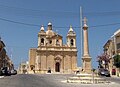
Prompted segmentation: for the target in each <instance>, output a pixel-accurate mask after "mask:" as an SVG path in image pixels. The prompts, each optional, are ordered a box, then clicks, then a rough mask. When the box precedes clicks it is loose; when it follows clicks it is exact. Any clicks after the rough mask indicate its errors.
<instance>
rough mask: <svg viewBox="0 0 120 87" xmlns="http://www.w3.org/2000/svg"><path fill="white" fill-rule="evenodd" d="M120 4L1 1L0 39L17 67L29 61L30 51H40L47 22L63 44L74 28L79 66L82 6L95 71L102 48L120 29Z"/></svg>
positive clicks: (76, 0)
mask: <svg viewBox="0 0 120 87" xmlns="http://www.w3.org/2000/svg"><path fill="white" fill-rule="evenodd" d="M119 3H120V1H119V0H0V36H1V38H2V40H3V41H4V42H5V44H6V49H7V53H8V55H9V56H10V55H12V56H11V59H12V61H13V62H14V64H15V66H18V65H19V63H20V62H21V61H26V60H28V51H29V49H30V48H31V47H37V35H38V32H39V30H40V26H41V25H44V26H47V24H48V22H52V24H53V26H54V27H53V30H54V31H56V30H57V32H58V33H59V34H61V35H63V37H64V38H63V41H64V43H65V42H66V35H67V32H68V30H69V26H70V25H72V26H73V29H74V31H75V32H76V34H77V48H78V66H80V65H81V35H80V28H78V27H80V6H81V7H82V10H83V17H84V16H86V17H87V19H88V26H89V50H90V55H91V57H92V65H93V67H95V68H96V67H97V62H96V61H97V60H96V57H97V55H100V54H101V53H102V52H103V45H104V44H105V43H106V42H107V40H108V39H109V38H110V37H111V36H112V34H113V33H114V32H115V31H116V30H118V29H119V27H120V24H119V23H120V7H119ZM14 22H17V23H14ZM20 23H24V24H20ZM116 23H118V24H116ZM26 24H31V25H26ZM34 25H37V26H34ZM99 25H100V26H99ZM103 25H105V26H103ZM107 25H108V26H107ZM92 26H96V27H92ZM61 27H62V28H61ZM45 30H46V27H45Z"/></svg>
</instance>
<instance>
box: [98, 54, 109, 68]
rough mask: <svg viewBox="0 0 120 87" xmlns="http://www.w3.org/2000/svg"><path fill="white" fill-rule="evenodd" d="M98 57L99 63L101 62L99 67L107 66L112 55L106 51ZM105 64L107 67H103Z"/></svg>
mask: <svg viewBox="0 0 120 87" xmlns="http://www.w3.org/2000/svg"><path fill="white" fill-rule="evenodd" d="M97 59H98V63H99V68H105V69H106V68H107V66H108V63H109V62H110V56H109V55H108V54H106V53H103V54H101V55H100V56H98V57H97ZM103 63H104V65H105V67H103V65H102V64H103Z"/></svg>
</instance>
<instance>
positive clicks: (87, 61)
mask: <svg viewBox="0 0 120 87" xmlns="http://www.w3.org/2000/svg"><path fill="white" fill-rule="evenodd" d="M86 22H87V19H86V18H84V26H83V57H82V60H83V66H82V68H83V71H84V72H85V73H91V69H92V67H91V57H90V54H89V45H88V26H87V24H86Z"/></svg>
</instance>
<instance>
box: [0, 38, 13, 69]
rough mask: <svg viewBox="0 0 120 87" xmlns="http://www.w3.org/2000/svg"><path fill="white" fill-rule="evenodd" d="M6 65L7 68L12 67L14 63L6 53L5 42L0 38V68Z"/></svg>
mask: <svg viewBox="0 0 120 87" xmlns="http://www.w3.org/2000/svg"><path fill="white" fill-rule="evenodd" d="M4 67H7V69H8V70H12V69H14V65H13V63H12V61H11V59H10V58H9V56H8V55H7V53H6V50H5V44H4V42H3V41H2V40H1V38H0V69H2V68H4Z"/></svg>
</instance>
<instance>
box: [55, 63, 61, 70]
mask: <svg viewBox="0 0 120 87" xmlns="http://www.w3.org/2000/svg"><path fill="white" fill-rule="evenodd" d="M55 71H56V72H60V63H59V62H56V64H55Z"/></svg>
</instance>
